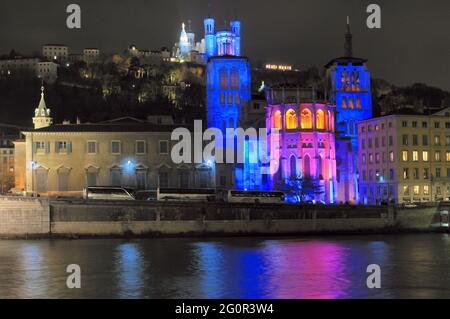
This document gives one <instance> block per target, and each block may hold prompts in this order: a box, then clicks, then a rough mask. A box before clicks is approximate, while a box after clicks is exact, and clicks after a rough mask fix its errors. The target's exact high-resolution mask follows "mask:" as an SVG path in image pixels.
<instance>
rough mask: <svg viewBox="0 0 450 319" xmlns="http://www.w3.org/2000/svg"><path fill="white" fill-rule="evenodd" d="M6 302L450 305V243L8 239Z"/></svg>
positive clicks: (436, 238)
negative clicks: (373, 278) (73, 284)
mask: <svg viewBox="0 0 450 319" xmlns="http://www.w3.org/2000/svg"><path fill="white" fill-rule="evenodd" d="M69 264H78V265H79V266H80V267H81V288H80V289H69V288H67V286H66V279H67V276H69V274H68V273H66V267H67V266H68V265H69ZM370 264H377V265H379V266H380V267H381V288H380V289H369V288H367V285H366V279H367V277H368V276H369V275H370V274H368V273H367V272H366V271H367V266H368V265H370ZM0 298H252V299H253V298H254V299H258V298H275V299H278V298H295V299H297V298H450V237H449V236H448V235H446V234H416V235H376V236H375V235H373V236H372V235H371V236H343V237H321V238H316V237H303V238H280V239H278V238H276V239H264V238H217V239H199V238H196V239H140V240H118V239H95V240H94V239H89V240H36V241H34V240H31V241H19V240H17V241H16V240H2V241H0Z"/></svg>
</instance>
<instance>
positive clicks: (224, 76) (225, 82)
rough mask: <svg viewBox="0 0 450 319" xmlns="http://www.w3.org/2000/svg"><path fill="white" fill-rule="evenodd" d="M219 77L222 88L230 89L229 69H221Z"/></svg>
mask: <svg viewBox="0 0 450 319" xmlns="http://www.w3.org/2000/svg"><path fill="white" fill-rule="evenodd" d="M219 78H220V88H221V89H228V71H227V69H221V70H220V71H219Z"/></svg>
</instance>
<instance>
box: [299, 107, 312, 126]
mask: <svg viewBox="0 0 450 319" xmlns="http://www.w3.org/2000/svg"><path fill="white" fill-rule="evenodd" d="M300 122H301V126H302V129H312V128H313V124H312V123H313V121H312V113H311V111H310V110H309V109H304V110H303V111H302V113H301V119H300Z"/></svg>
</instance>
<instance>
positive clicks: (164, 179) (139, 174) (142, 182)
mask: <svg viewBox="0 0 450 319" xmlns="http://www.w3.org/2000/svg"><path fill="white" fill-rule="evenodd" d="M98 175H99V174H98V172H91V171H87V172H86V186H97V185H98V184H99V183H98V179H99V178H98V177H99V176H98ZM170 175H171V174H170V173H169V172H168V171H165V170H161V171H159V172H158V183H157V184H158V187H161V188H166V187H169V186H170V185H171V184H176V185H177V186H178V187H180V188H186V189H187V188H189V187H190V185H191V174H190V172H189V171H188V170H179V171H178V172H177V177H176V178H177V180H176V182H175V181H171V180H170ZM35 178H36V187H37V192H38V193H45V192H47V191H48V189H47V185H48V171H47V170H46V169H39V170H36V174H35ZM195 179H196V180H197V184H198V185H197V186H198V187H200V188H207V187H209V185H210V173H209V172H208V171H200V172H199V173H198V175H197V177H196V178H195ZM69 181H70V172H68V171H59V172H58V173H57V184H56V186H57V191H59V192H67V191H69V190H70V188H69V184H70V183H69ZM109 183H110V185H111V186H123V185H128V186H136V188H137V189H147V188H148V186H149V175H148V171H147V170H136V171H135V173H134V174H132V175H130V174H124V173H123V172H122V170H121V169H111V170H110V172H109Z"/></svg>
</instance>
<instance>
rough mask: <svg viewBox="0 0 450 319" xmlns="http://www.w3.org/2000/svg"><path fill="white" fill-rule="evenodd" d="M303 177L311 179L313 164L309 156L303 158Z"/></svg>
mask: <svg viewBox="0 0 450 319" xmlns="http://www.w3.org/2000/svg"><path fill="white" fill-rule="evenodd" d="M303 176H304V177H305V178H309V177H311V163H310V160H309V156H308V155H305V157H304V158H303Z"/></svg>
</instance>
